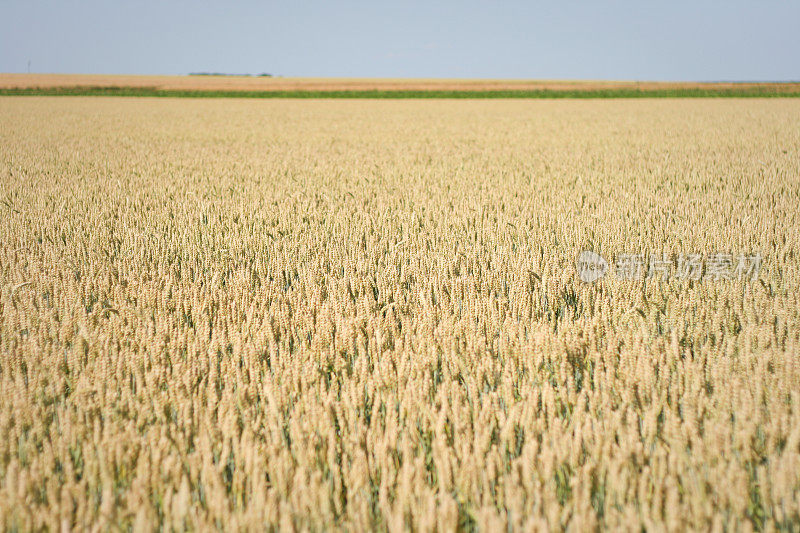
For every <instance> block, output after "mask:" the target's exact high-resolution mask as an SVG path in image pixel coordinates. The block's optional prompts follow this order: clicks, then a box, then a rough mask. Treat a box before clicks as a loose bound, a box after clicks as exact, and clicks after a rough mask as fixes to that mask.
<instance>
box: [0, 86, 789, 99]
mask: <svg viewBox="0 0 800 533" xmlns="http://www.w3.org/2000/svg"><path fill="white" fill-rule="evenodd" d="M0 96H148V97H169V98H374V99H407V98H460V99H464V98H472V99H474V98H480V99H485V98H765V97H767V98H795V97H798V96H800V87H797V88H795V87H792V88H791V89H789V90H778V89H776V88H774V87H763V88H761V87H747V88H741V89H740V88H730V89H717V88H709V89H703V88H676V89H635V88H630V89H629V88H624V89H570V90H563V91H562V90H553V89H535V90H525V89H522V90H486V91H474V90H463V91H458V90H389V91H382V90H366V91H363V90H342V91H336V90H334V91H207V90H181V89H157V88H154V87H29V88H18V89H12V88H0Z"/></svg>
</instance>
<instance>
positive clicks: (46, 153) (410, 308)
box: [0, 97, 800, 531]
mask: <svg viewBox="0 0 800 533" xmlns="http://www.w3.org/2000/svg"><path fill="white" fill-rule="evenodd" d="M0 176H1V177H0V528H2V529H3V530H32V529H36V530H39V529H49V530H69V529H77V530H84V529H90V530H97V531H104V530H112V531H116V530H134V531H149V530H151V529H153V528H156V527H159V528H162V529H165V530H173V529H174V530H183V529H197V530H207V529H226V530H228V529H231V530H233V529H246V530H263V529H270V530H273V529H274V530H297V531H306V530H311V531H318V530H355V531H368V530H379V531H380V530H388V531H404V530H413V531H434V530H436V531H453V530H467V531H469V530H476V529H477V530H481V531H501V530H513V531H531V530H533V531H537V530H542V531H547V530H562V529H568V530H572V531H587V530H588V531H591V530H596V529H607V528H608V529H611V528H613V529H622V530H635V531H640V530H642V529H645V530H648V531H661V530H666V531H684V530H687V529H692V530H713V531H723V530H732V531H748V530H766V531H775V530H784V531H797V530H798V528H800V360H799V359H798V350H799V348H800V342H799V341H800V272H798V260H799V259H800V209H799V206H800V102H798V101H793V100H766V99H764V100H762V99H747V100H737V99H725V100H716V99H705V100H680V99H675V100H671V99H653V100H592V101H580V100H575V101H566V100H563V101H562V100H558V101H538V100H531V101H526V100H515V101H503V100H490V101H460V100H459V101H455V100H454V101H448V100H437V101H426V100H414V101H410V100H404V101H392V100H385V101H370V100H359V101H348V100H336V101H323V100H304V101H296V100H269V101H253V100H249V101H248V100H236V99H230V100H224V101H221V100H201V99H198V100H180V99H147V98H138V99H137V98H133V99H124V98H101V99H92V98H71V97H62V98H46V97H4V98H0ZM585 250H588V251H593V252H595V253H597V254H599V255H602V256H603V257H604V258H606V259H607V260H608V262H609V263H611V270H612V271H613V269H614V260H615V259H614V258H618V257H621V256H624V255H625V254H642V256H643V257H644V258H646V259H649V258H653V257H667V258H668V259H669V260H670V261H671V260H673V259H674V258H676V257H679V256H681V255H682V254H701V255H702V256H703V257H704V258H708V257H710V256H711V255H712V254H716V253H718V252H720V253H728V254H731V255H732V256H733V257H738V256H739V255H740V254H760V255H761V256H762V257H763V263H762V266H761V269H760V272H758V275H757V277H756V279H752V278H750V277H747V278H732V279H725V278H724V277H723V278H720V279H717V278H709V277H703V278H701V279H678V278H676V277H671V278H667V277H666V276H663V277H658V276H654V277H644V278H641V279H640V278H636V279H631V280H627V279H621V278H620V277H619V276H615V275H612V274H613V272H612V271H609V275H607V276H606V277H604V278H602V279H600V280H598V281H596V282H594V283H585V282H584V281H582V280H581V279H579V277H578V271H577V266H576V257H578V256H579V254H580V253H581V252H582V251H585Z"/></svg>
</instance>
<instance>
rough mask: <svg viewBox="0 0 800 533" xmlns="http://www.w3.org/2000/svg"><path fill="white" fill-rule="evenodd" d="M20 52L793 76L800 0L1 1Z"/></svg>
mask: <svg viewBox="0 0 800 533" xmlns="http://www.w3.org/2000/svg"><path fill="white" fill-rule="evenodd" d="M231 4H232V3H231ZM28 60H30V61H31V71H32V72H76V73H134V74H185V73H188V72H196V71H207V72H231V73H259V72H269V73H272V74H278V75H283V76H348V77H447V78H559V79H640V80H644V79H648V80H800V2H796V1H775V0H766V1H763V0H762V1H758V2H756V1H749V2H744V1H738V0H732V1H728V2H721V1H720V2H710V1H702V0H698V1H683V0H679V1H669V2H658V3H651V2H647V1H645V0H638V1H633V0H619V1H610V2H591V3H590V2H580V1H571V2H570V1H564V2H556V1H554V2H552V3H536V2H516V1H509V2H504V3H500V2H497V3H489V2H473V1H446V2H439V3H431V2H426V1H417V0H413V1H407V2H394V3H381V2H375V1H373V2H321V1H312V2H285V3H281V4H278V3H271V2H264V3H262V2H254V1H242V2H238V3H236V5H229V4H228V3H219V4H203V5H200V4H199V3H195V2H183V1H180V2H178V1H176V2H157V1H129V2H124V3H123V2H101V1H97V0H92V1H73V2H65V1H63V0H62V1H39V0H25V1H22V0H2V1H1V2H0V71H2V72H25V71H26V70H27V68H28Z"/></svg>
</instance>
